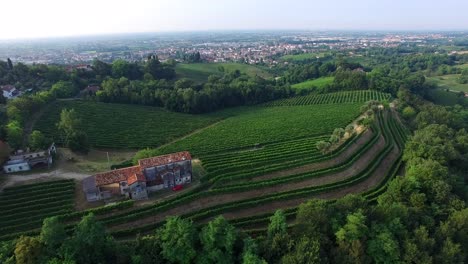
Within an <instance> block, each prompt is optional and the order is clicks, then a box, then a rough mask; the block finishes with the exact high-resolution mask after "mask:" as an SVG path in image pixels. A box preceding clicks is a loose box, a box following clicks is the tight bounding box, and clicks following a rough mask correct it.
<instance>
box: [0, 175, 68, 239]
mask: <svg viewBox="0 0 468 264" xmlns="http://www.w3.org/2000/svg"><path fill="white" fill-rule="evenodd" d="M74 196H75V182H74V180H59V181H49V182H42V183H36V184H29V185H22V186H18V187H10V188H6V189H4V190H3V192H2V193H1V194H0V211H1V212H2V215H1V216H0V240H3V239H2V237H9V235H11V234H14V233H17V232H23V231H28V230H33V229H36V228H40V227H41V225H42V221H43V220H44V219H45V218H47V217H50V216H54V215H60V214H67V213H70V212H73V207H74V200H73V199H74Z"/></svg>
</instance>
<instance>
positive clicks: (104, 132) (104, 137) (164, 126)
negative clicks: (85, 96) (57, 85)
mask: <svg viewBox="0 0 468 264" xmlns="http://www.w3.org/2000/svg"><path fill="white" fill-rule="evenodd" d="M63 108H69V109H71V108H73V109H75V111H77V112H78V114H79V115H80V116H81V119H82V120H83V122H82V124H83V127H82V129H83V130H84V131H85V132H86V133H87V134H88V137H89V140H90V143H91V145H92V146H95V147H108V148H138V149H140V148H145V147H158V146H160V145H162V144H165V143H168V142H170V141H172V140H174V139H177V138H180V137H182V136H184V135H186V134H189V133H190V132H192V131H194V130H197V129H200V128H203V127H206V126H208V125H210V124H212V123H214V122H216V121H218V120H219V119H221V118H222V117H219V116H216V115H188V114H180V113H174V112H169V111H165V110H163V109H161V108H156V107H147V106H137V105H122V104H106V103H95V102H88V101H59V102H55V103H54V104H53V105H51V106H50V107H49V108H48V109H47V110H46V112H45V113H44V114H43V115H42V116H41V118H40V119H39V120H38V121H37V122H36V125H35V127H34V129H37V130H40V131H42V132H44V133H45V134H46V135H47V136H49V137H52V138H53V139H54V140H55V141H56V142H60V141H61V136H60V135H59V133H58V131H57V128H56V125H55V124H56V123H57V122H58V121H59V116H60V112H61V110H62V109H63Z"/></svg>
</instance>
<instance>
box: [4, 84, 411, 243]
mask: <svg viewBox="0 0 468 264" xmlns="http://www.w3.org/2000/svg"><path fill="white" fill-rule="evenodd" d="M304 98H306V99H307V100H306V101H304ZM313 98H315V99H313ZM370 99H372V100H378V99H379V100H387V99H389V96H388V95H386V94H381V93H377V92H373V91H354V92H341V93H333V94H324V95H311V96H304V97H297V98H292V99H287V100H281V101H278V102H275V103H271V104H269V106H285V105H291V107H243V108H238V109H231V110H226V111H223V112H221V113H216V114H214V115H211V118H212V119H210V120H212V122H214V121H213V120H215V118H216V117H217V118H219V117H220V116H223V117H224V119H222V120H221V121H220V122H218V123H216V124H214V125H211V126H208V127H206V128H205V129H202V130H199V131H197V132H195V133H192V134H190V135H189V136H186V137H184V138H182V139H180V140H178V141H175V142H172V143H171V144H168V145H164V146H162V147H160V148H159V149H158V151H159V152H160V153H167V152H173V151H178V150H189V151H190V152H191V153H192V154H193V155H194V156H196V158H198V159H200V161H201V162H202V165H203V167H204V169H205V170H206V175H204V176H203V177H202V178H201V182H200V183H199V184H197V185H196V186H193V188H191V189H190V190H187V191H186V192H183V193H181V194H179V195H177V196H176V197H172V198H168V199H164V200H160V201H158V202H157V203H152V204H145V205H139V206H137V205H136V204H135V203H134V202H133V201H125V202H121V203H117V204H115V205H113V206H107V207H99V208H96V209H91V210H89V211H83V212H72V211H71V208H68V210H67V211H64V212H61V211H60V210H57V211H54V213H51V214H59V215H60V219H61V220H62V221H64V222H65V223H67V228H68V230H72V229H73V227H74V225H75V224H76V221H78V220H79V217H80V216H82V215H84V214H86V213H88V212H93V213H94V214H95V215H96V216H97V217H98V219H100V221H102V222H103V224H104V225H105V226H106V227H107V229H108V230H109V231H110V232H111V234H112V235H113V236H115V237H117V238H127V237H133V236H135V235H136V234H138V233H149V232H152V231H153V230H154V229H155V228H157V227H159V226H160V225H162V224H163V223H164V221H165V219H166V217H167V216H171V215H180V216H182V217H184V218H189V219H191V220H193V221H195V222H197V223H204V222H206V221H208V220H209V219H211V218H212V217H213V216H216V215H219V214H223V215H224V217H225V218H226V219H228V220H229V221H230V222H231V223H232V224H234V225H235V226H237V227H239V228H242V229H244V230H246V231H248V232H257V231H258V230H262V228H264V227H265V226H266V225H267V223H268V220H269V217H270V216H271V215H272V214H273V213H274V211H275V210H277V209H285V212H286V215H287V216H289V217H291V219H292V218H293V216H294V215H295V213H296V211H297V206H298V205H299V204H300V203H302V202H305V201H307V200H308V199H311V198H323V199H328V200H329V201H330V202H333V200H334V199H337V198H339V197H343V196H345V195H346V194H350V193H360V194H362V195H363V197H365V199H367V200H368V201H370V202H373V201H375V200H376V199H377V198H378V197H379V195H380V194H381V193H382V192H384V191H385V190H386V187H387V183H388V181H389V180H390V179H391V178H392V177H395V175H397V173H398V172H399V170H400V167H401V164H402V162H401V154H402V150H403V147H404V143H405V141H406V140H407V137H408V134H409V133H408V131H407V130H406V129H405V127H404V126H403V125H402V124H401V123H400V122H399V120H398V118H396V113H394V112H393V111H392V110H390V109H384V110H376V112H375V113H374V114H373V119H374V122H373V123H372V124H371V125H369V126H368V127H367V128H365V129H363V130H359V131H355V133H353V134H352V135H349V137H347V138H346V139H343V140H342V141H341V143H340V144H339V145H338V146H337V147H336V148H334V149H332V150H331V151H329V152H326V153H322V152H319V151H318V150H317V148H316V144H317V142H319V141H323V140H328V138H329V137H330V134H331V133H332V132H333V130H334V129H335V128H339V127H345V126H346V125H348V124H350V123H352V122H353V121H354V120H355V119H356V118H357V117H358V116H359V115H360V108H361V106H362V103H360V102H361V101H362V102H365V101H367V100H370ZM326 102H327V103H326ZM205 117H206V116H205ZM25 188H33V189H34V190H40V189H41V188H40V187H25ZM51 188H52V187H51ZM56 189H59V188H58V187H57V188H56ZM14 193H17V192H12V191H11V190H7V191H6V192H5V194H4V195H12V194H14ZM17 195H20V194H18V193H17ZM28 195H30V194H29V193H28ZM12 197H13V196H12ZM1 198H2V200H1V201H2V206H5V208H4V207H1V208H2V209H4V210H5V209H7V210H13V208H7V206H8V205H7V204H8V203H7V202H4V201H3V200H4V199H3V196H2V197H1ZM27 198H29V196H28V197H27ZM27 198H25V197H23V198H22V197H21V195H20V196H19V197H18V198H15V199H19V200H18V201H21V199H24V201H25V203H26V201H27V200H28V199H27ZM12 199H13V198H12ZM36 200H37V199H36ZM55 201H57V199H55ZM61 205H63V203H61ZM63 206H65V205H63ZM41 207H42V205H41ZM44 207H46V206H44ZM47 208H53V207H51V206H47ZM35 209H37V208H35ZM15 210H16V209H15ZM38 210H40V209H38ZM51 210H52V209H51ZM64 210H65V209H64ZM22 212H23V210H19V209H18V212H17V213H18V214H20V213H22ZM47 212H48V211H46V212H44V213H43V215H44V217H45V215H47V214H48V213H47ZM8 217H9V216H8ZM18 217H20V216H18ZM24 217H26V216H24ZM39 218H40V217H39ZM39 218H38V219H35V221H36V222H37V223H36V222H33V219H31V221H30V222H31V223H32V224H30V227H29V228H26V227H25V226H24V227H21V226H19V227H15V228H13V229H12V231H10V232H6V230H4V231H3V232H4V233H2V234H1V235H3V236H4V238H12V237H16V236H18V235H20V234H22V232H37V230H34V228H36V227H38V226H39V225H40V224H39ZM41 219H42V218H41ZM1 221H4V222H3V223H4V224H8V223H11V222H8V221H11V220H10V219H7V218H6V217H4V218H2V220H1ZM292 224H293V223H292ZM3 226H5V225H3Z"/></svg>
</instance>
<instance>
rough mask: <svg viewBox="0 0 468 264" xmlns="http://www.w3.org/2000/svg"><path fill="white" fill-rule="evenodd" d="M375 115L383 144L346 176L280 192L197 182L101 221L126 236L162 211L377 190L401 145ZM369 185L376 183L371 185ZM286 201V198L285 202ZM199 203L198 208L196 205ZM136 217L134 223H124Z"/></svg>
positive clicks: (252, 209) (156, 220) (246, 207)
mask: <svg viewBox="0 0 468 264" xmlns="http://www.w3.org/2000/svg"><path fill="white" fill-rule="evenodd" d="M387 115H388V114H387ZM379 116H380V117H379V118H378V120H379V122H378V123H379V127H380V128H379V131H381V133H382V135H383V136H384V138H385V146H384V147H383V148H381V150H379V152H378V153H377V154H376V155H373V156H372V157H371V159H370V160H369V162H367V165H365V166H364V167H363V168H360V169H359V170H357V171H356V173H355V174H352V176H350V177H346V178H343V179H341V180H339V181H336V182H330V183H327V184H321V185H312V186H307V185H305V186H304V185H296V186H300V187H291V186H289V185H282V186H283V188H282V189H283V190H285V191H281V192H277V191H275V190H276V189H275V188H266V189H264V190H259V189H258V188H259V187H260V186H255V185H252V186H251V187H249V188H247V192H246V190H245V189H242V190H238V189H235V190H233V189H232V188H224V189H218V190H216V189H212V190H207V191H203V189H204V188H203V186H200V188H198V189H197V190H195V191H193V192H191V193H186V194H184V195H181V196H179V197H178V198H177V199H173V200H166V201H163V202H161V203H159V204H155V205H151V206H148V207H140V208H138V209H136V210H133V211H131V212H127V213H124V214H120V215H113V216H112V217H109V218H104V219H103V221H104V222H105V224H106V225H107V226H108V227H111V230H112V231H113V234H114V235H115V236H128V235H132V234H133V235H134V234H136V233H139V232H147V231H151V230H152V229H154V228H156V227H157V226H160V225H161V224H162V223H163V221H164V216H165V215H171V214H174V213H175V212H180V213H182V216H183V217H187V218H190V219H192V220H194V221H201V220H204V219H207V218H209V217H212V216H215V215H218V214H225V216H228V219H229V218H230V217H229V216H232V215H237V212H244V214H242V213H241V215H244V216H243V217H245V212H246V211H247V212H249V213H253V214H254V215H255V214H259V213H261V214H264V213H265V211H264V210H268V212H271V211H274V210H275V209H276V208H277V207H278V206H280V205H281V204H282V203H280V202H282V201H284V202H285V205H288V204H292V203H294V204H296V205H297V204H298V203H300V202H303V201H305V200H307V198H308V197H314V196H315V195H319V194H328V193H336V194H335V195H340V193H341V191H340V190H342V189H349V190H350V191H351V192H352V190H355V189H356V190H365V191H366V194H372V193H374V192H376V191H379V190H381V188H382V184H384V183H385V182H386V181H387V180H388V178H389V177H388V176H387V175H394V171H395V166H397V165H398V162H399V160H400V159H399V157H400V156H401V149H400V146H402V145H403V144H401V143H398V142H399V140H400V139H399V138H401V136H398V135H397V134H398V133H399V132H396V131H397V130H395V129H394V128H393V126H394V122H393V121H387V120H388V119H386V118H384V115H383V114H379ZM356 155H358V153H356ZM330 170H334V168H330ZM352 170H353V169H352ZM298 176H300V177H302V178H301V179H298V180H300V181H303V180H305V179H310V177H315V176H314V175H313V174H310V175H308V176H304V175H298ZM324 177H326V175H324ZM372 177H377V179H373V178H372ZM379 179H380V180H379ZM276 180H280V179H272V180H271V181H276ZM369 182H376V183H377V184H376V183H374V185H369ZM208 186H209V184H208ZM355 186H356V188H355ZM372 186H376V187H375V188H372ZM262 188H264V187H262ZM332 197H333V196H332ZM243 198H244V199H243ZM286 201H288V202H287V203H286ZM200 207H202V208H201V209H200ZM173 208H176V209H173ZM280 208H281V207H280ZM228 212H229V213H228ZM252 219H255V217H253V216H252ZM137 220H138V223H137V224H131V225H129V224H128V223H129V222H133V221H137ZM244 223H245V222H244ZM127 227H129V228H127Z"/></svg>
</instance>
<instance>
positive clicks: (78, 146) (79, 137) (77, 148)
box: [67, 131, 91, 154]
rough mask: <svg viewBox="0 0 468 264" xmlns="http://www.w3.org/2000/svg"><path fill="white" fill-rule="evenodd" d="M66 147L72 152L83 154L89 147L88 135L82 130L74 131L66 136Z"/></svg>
mask: <svg viewBox="0 0 468 264" xmlns="http://www.w3.org/2000/svg"><path fill="white" fill-rule="evenodd" d="M67 147H69V148H70V150H71V151H74V152H81V153H84V154H86V153H88V152H89V150H90V148H91V147H90V144H89V140H88V135H87V134H86V133H84V132H82V131H76V132H74V133H73V134H71V135H70V136H69V138H68V144H67Z"/></svg>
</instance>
